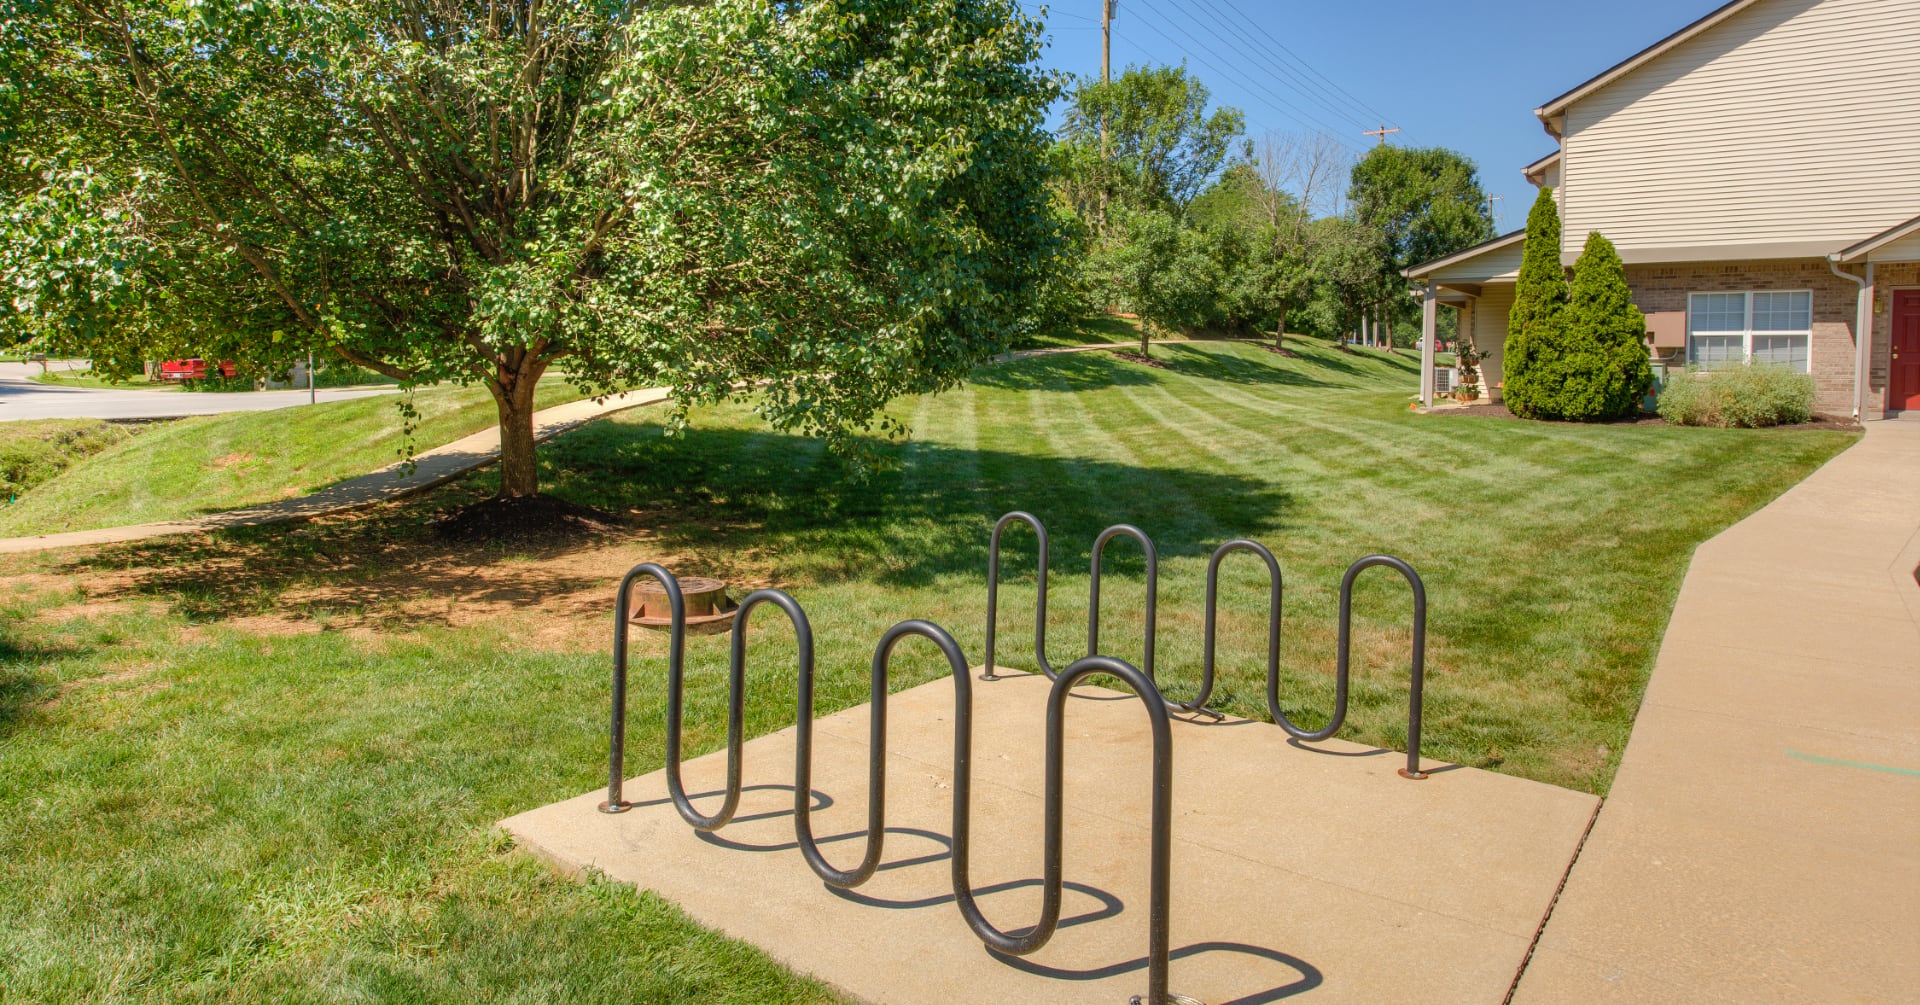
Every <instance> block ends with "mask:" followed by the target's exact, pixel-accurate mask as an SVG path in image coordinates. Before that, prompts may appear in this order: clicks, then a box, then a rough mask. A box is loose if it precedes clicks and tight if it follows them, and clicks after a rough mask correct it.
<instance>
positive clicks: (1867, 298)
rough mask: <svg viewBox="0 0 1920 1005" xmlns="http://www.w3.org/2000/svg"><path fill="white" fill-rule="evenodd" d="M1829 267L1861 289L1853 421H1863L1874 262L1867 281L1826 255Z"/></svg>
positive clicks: (1855, 327) (1836, 257)
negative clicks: (1845, 270)
mask: <svg viewBox="0 0 1920 1005" xmlns="http://www.w3.org/2000/svg"><path fill="white" fill-rule="evenodd" d="M1827 268H1828V269H1829V270H1831V271H1832V272H1833V274H1834V275H1836V276H1839V277H1840V278H1841V279H1846V280H1851V281H1852V282H1853V284H1854V285H1855V286H1858V287H1859V288H1860V292H1859V293H1858V294H1856V295H1855V297H1854V303H1855V306H1854V311H1853V341H1854V359H1853V421H1855V422H1860V421H1862V419H1861V416H1862V415H1863V414H1864V413H1865V412H1866V409H1867V365H1868V363H1869V361H1870V360H1871V358H1872V355H1873V263H1872V262H1868V263H1867V276H1866V278H1865V279H1862V278H1860V277H1859V276H1856V275H1854V274H1853V273H1851V272H1842V271H1840V256H1839V255H1837V254H1836V255H1828V256H1827Z"/></svg>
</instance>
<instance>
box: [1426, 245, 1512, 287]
mask: <svg viewBox="0 0 1920 1005" xmlns="http://www.w3.org/2000/svg"><path fill="white" fill-rule="evenodd" d="M1525 255H1526V242H1525V241H1515V242H1513V243H1512V244H1511V245H1508V246H1507V247H1504V248H1495V249H1494V250H1492V251H1489V252H1487V253H1486V254H1483V255H1475V256H1474V257H1472V258H1469V259H1467V260H1466V261H1464V262H1460V263H1457V264H1455V265H1449V266H1447V267H1446V268H1444V269H1438V270H1435V271H1434V272H1433V274H1432V275H1431V276H1430V277H1428V278H1431V279H1433V280H1434V281H1435V282H1438V283H1443V284H1444V283H1484V282H1487V281H1489V280H1492V281H1496V282H1497V281H1500V280H1505V281H1506V282H1509V283H1510V282H1513V281H1514V279H1516V278H1518V277H1519V275H1520V260H1521V259H1522V258H1524V257H1525Z"/></svg>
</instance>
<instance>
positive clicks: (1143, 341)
mask: <svg viewBox="0 0 1920 1005" xmlns="http://www.w3.org/2000/svg"><path fill="white" fill-rule="evenodd" d="M1148 342H1149V339H1148V338H1147V319H1145V318H1141V319H1140V355H1141V356H1152V355H1153V353H1152V352H1150V351H1148V348H1147V343H1148Z"/></svg>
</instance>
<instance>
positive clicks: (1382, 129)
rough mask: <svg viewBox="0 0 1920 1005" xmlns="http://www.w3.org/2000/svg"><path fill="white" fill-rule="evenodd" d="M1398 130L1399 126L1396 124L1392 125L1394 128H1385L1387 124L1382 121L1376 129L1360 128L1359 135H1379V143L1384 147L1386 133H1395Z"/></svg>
mask: <svg viewBox="0 0 1920 1005" xmlns="http://www.w3.org/2000/svg"><path fill="white" fill-rule="evenodd" d="M1399 131H1400V128H1399V127H1398V126H1395V127H1394V128H1392V129H1388V128H1387V124H1386V123H1384V122H1382V123H1380V128H1378V129H1363V130H1361V131H1360V135H1362V136H1378V137H1380V145H1381V146H1383V147H1384V146H1386V145H1387V136H1388V134H1390V133H1397V132H1399Z"/></svg>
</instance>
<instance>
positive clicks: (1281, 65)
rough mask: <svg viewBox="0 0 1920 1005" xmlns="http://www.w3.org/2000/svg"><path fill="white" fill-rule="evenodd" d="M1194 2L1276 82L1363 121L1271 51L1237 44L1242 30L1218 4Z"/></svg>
mask: <svg viewBox="0 0 1920 1005" xmlns="http://www.w3.org/2000/svg"><path fill="white" fill-rule="evenodd" d="M1197 2H1198V3H1199V5H1200V6H1201V7H1202V8H1204V9H1205V11H1206V15H1207V17H1208V18H1209V19H1210V20H1211V21H1212V22H1213V24H1214V26H1215V27H1216V28H1218V29H1219V30H1220V33H1221V34H1220V37H1221V38H1222V39H1224V40H1225V41H1226V43H1227V44H1228V45H1229V46H1231V47H1232V48H1233V49H1234V50H1235V51H1236V52H1239V53H1240V54H1241V55H1243V56H1246V57H1247V58H1248V59H1249V60H1251V61H1252V62H1253V63H1254V64H1255V65H1257V66H1259V67H1260V68H1261V69H1263V70H1265V71H1266V72H1267V74H1268V75H1269V76H1271V77H1273V79H1274V81H1275V82H1276V83H1278V84H1280V85H1281V86H1282V87H1286V88H1289V89H1291V90H1292V91H1293V92H1294V93H1295V94H1297V95H1299V96H1300V97H1302V98H1304V99H1307V100H1309V101H1312V102H1315V103H1316V104H1318V105H1319V106H1320V107H1322V108H1324V109H1326V110H1327V111H1328V112H1329V113H1330V114H1332V115H1334V116H1336V117H1338V118H1341V119H1345V120H1347V121H1349V122H1350V123H1352V124H1354V125H1365V124H1366V119H1367V116H1363V115H1358V114H1355V112H1354V110H1353V108H1352V107H1351V106H1347V107H1342V106H1341V105H1340V104H1338V103H1337V100H1329V97H1328V96H1326V88H1324V87H1321V86H1319V85H1318V84H1315V83H1314V82H1313V81H1312V80H1310V79H1308V78H1307V77H1305V76H1302V75H1301V74H1300V72H1299V71H1297V70H1295V69H1293V68H1292V67H1291V66H1288V65H1287V63H1286V61H1284V60H1281V59H1278V58H1276V57H1274V56H1272V55H1271V54H1260V53H1254V52H1249V51H1248V50H1246V49H1244V48H1241V46H1240V42H1239V39H1238V36H1241V35H1244V34H1246V32H1245V31H1244V30H1242V29H1240V28H1237V27H1235V26H1234V25H1233V24H1232V23H1231V22H1230V21H1229V20H1228V19H1227V16H1226V15H1225V14H1222V13H1221V12H1220V10H1219V9H1218V8H1216V7H1214V6H1213V4H1212V3H1211V2H1210V0H1197ZM1188 13H1189V14H1190V15H1191V14H1192V13H1193V12H1192V11H1189V12H1188ZM1375 118H1378V116H1375Z"/></svg>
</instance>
